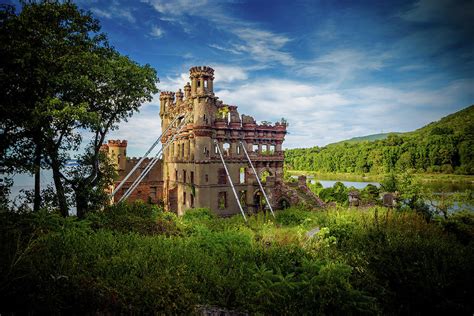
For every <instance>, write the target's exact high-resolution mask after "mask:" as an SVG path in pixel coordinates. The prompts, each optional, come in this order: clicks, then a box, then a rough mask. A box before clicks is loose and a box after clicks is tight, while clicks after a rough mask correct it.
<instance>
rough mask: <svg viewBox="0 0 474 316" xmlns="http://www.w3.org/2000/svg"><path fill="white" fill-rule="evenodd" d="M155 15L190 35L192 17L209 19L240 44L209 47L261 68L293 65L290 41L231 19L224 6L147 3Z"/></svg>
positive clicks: (182, 0) (155, 0) (160, 0)
mask: <svg viewBox="0 0 474 316" xmlns="http://www.w3.org/2000/svg"><path fill="white" fill-rule="evenodd" d="M144 1H145V2H147V3H149V4H150V5H151V6H152V7H153V8H154V9H155V10H156V11H158V12H159V13H161V14H163V15H164V17H162V18H161V19H162V20H163V21H169V22H171V23H175V24H179V25H181V26H182V28H183V30H184V31H185V32H189V30H190V29H191V26H190V25H191V24H192V23H193V17H199V18H202V19H206V20H207V21H209V22H212V23H211V24H212V25H213V26H214V27H215V28H216V29H219V30H221V31H224V32H227V33H228V34H230V35H232V36H233V37H235V40H236V41H237V42H235V43H230V44H228V45H227V46H223V45H218V44H210V45H209V46H210V47H212V48H215V49H218V50H221V51H226V52H229V53H232V54H237V55H245V56H246V57H247V58H249V59H252V60H255V61H257V62H259V63H261V64H270V65H271V64H274V63H278V64H282V65H286V66H289V65H294V63H295V60H294V58H293V57H292V56H291V54H290V53H289V52H287V51H284V47H285V45H286V44H287V43H288V42H290V40H291V39H290V38H289V37H287V36H284V35H281V34H277V33H274V32H270V31H267V30H263V29H261V28H260V27H259V26H258V25H256V24H254V23H249V22H246V21H244V20H240V19H237V18H234V17H232V16H231V15H230V14H229V13H228V11H226V10H225V9H224V8H223V7H222V3H216V2H212V3H211V2H208V1H206V0H198V1H193V0H178V1H177V2H176V1H174V2H168V1H163V0H144Z"/></svg>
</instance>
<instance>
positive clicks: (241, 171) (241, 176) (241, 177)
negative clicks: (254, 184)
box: [239, 167, 246, 184]
mask: <svg viewBox="0 0 474 316" xmlns="http://www.w3.org/2000/svg"><path fill="white" fill-rule="evenodd" d="M245 171H246V169H245V168H244V167H242V168H240V169H239V180H240V181H239V182H240V184H242V183H245Z"/></svg>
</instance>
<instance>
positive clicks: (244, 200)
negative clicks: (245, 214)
mask: <svg viewBox="0 0 474 316" xmlns="http://www.w3.org/2000/svg"><path fill="white" fill-rule="evenodd" d="M239 196H240V198H239V200H240V205H242V206H243V207H246V206H247V191H246V190H242V191H240V192H239Z"/></svg>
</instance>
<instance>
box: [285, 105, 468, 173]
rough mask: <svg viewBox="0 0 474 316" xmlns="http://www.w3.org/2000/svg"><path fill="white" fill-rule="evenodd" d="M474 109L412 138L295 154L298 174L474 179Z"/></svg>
mask: <svg viewBox="0 0 474 316" xmlns="http://www.w3.org/2000/svg"><path fill="white" fill-rule="evenodd" d="M473 153H474V105H471V106H470V107H468V108H466V109H464V110H462V111H459V112H457V113H454V114H451V115H449V116H447V117H445V118H443V119H441V120H440V121H439V122H434V123H431V124H429V125H427V126H425V127H423V128H421V129H419V130H416V131H414V132H410V133H402V134H390V135H389V136H388V137H387V138H386V139H382V140H375V141H361V142H340V143H337V144H331V145H328V146H325V147H313V148H300V149H289V150H286V151H285V164H286V165H288V167H289V168H291V169H293V170H306V171H318V172H345V173H359V174H363V173H375V174H383V173H390V172H395V171H406V170H413V171H416V172H418V173H424V172H429V173H446V174H449V173H456V174H466V175H471V174H474V154H473Z"/></svg>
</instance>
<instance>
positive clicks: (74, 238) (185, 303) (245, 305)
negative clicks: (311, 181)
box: [0, 203, 474, 315]
mask: <svg viewBox="0 0 474 316" xmlns="http://www.w3.org/2000/svg"><path fill="white" fill-rule="evenodd" d="M0 217H1V221H2V226H1V228H0V237H1V240H2V242H1V243H0V248H1V249H0V251H1V253H2V256H0V272H1V273H0V276H1V277H0V278H1V279H0V298H1V302H0V312H1V313H7V312H13V311H14V312H25V313H27V312H33V311H34V312H35V313H39V314H41V313H48V314H50V313H58V312H61V313H76V314H77V313H79V314H83V313H134V314H136V313H146V314H150V313H160V314H162V313H166V314H189V313H192V312H193V311H194V310H195V308H196V306H198V305H210V306H219V307H224V308H229V309H233V310H239V311H246V312H250V313H252V314H313V313H317V314H331V315H333V314H420V313H422V314H429V313H442V312H446V313H448V312H449V313H450V314H453V313H454V314H461V313H471V312H472V309H473V308H474V306H473V304H472V300H471V299H472V295H473V293H474V292H473V283H472V279H473V272H474V268H473V266H472V262H473V260H474V251H473V250H474V249H473V245H474V244H473V242H472V241H473V237H474V225H473V224H474V216H473V214H472V213H464V212H460V213H457V214H456V215H455V216H451V217H450V218H449V219H448V220H445V219H442V218H440V219H437V220H436V221H431V222H427V221H426V219H425V218H423V217H422V216H420V215H418V214H417V213H414V212H411V211H404V212H399V211H393V210H392V211H388V210H386V209H382V208H377V207H375V208H370V209H365V210H363V211H360V210H358V211H356V210H347V209H344V208H341V207H336V208H332V209H328V210H324V211H318V212H311V211H307V210H305V209H302V208H291V209H287V210H285V211H279V212H277V216H276V219H273V218H264V217H263V215H257V216H253V217H250V220H249V223H248V225H246V224H244V222H243V220H242V218H241V217H240V216H235V217H232V218H229V219H222V218H217V217H216V216H215V215H213V214H212V213H211V212H209V211H208V210H206V209H199V210H190V211H188V212H187V213H186V215H185V216H184V217H176V216H175V215H174V214H171V213H164V212H162V211H161V210H160V209H158V208H156V207H153V206H149V205H145V204H140V203H138V204H133V205H117V206H113V207H109V208H107V209H106V210H104V211H103V212H97V213H90V214H89V215H88V217H87V218H86V219H85V220H78V219H76V218H66V219H65V218H62V217H60V216H58V215H56V214H52V213H48V212H46V211H41V212H37V213H25V214H18V213H14V212H3V213H1V214H0ZM315 227H319V228H320V229H319V232H318V233H316V235H314V236H313V237H308V235H307V232H308V231H309V230H311V229H313V228H315Z"/></svg>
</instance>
